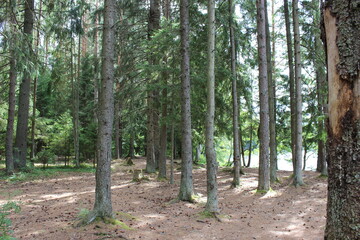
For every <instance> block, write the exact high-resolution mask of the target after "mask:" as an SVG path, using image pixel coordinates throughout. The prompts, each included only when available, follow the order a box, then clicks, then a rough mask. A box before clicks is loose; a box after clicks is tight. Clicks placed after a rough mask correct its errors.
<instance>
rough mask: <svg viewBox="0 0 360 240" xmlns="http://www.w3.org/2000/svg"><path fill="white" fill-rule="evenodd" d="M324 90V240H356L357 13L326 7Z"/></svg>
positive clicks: (359, 229)
mask: <svg viewBox="0 0 360 240" xmlns="http://www.w3.org/2000/svg"><path fill="white" fill-rule="evenodd" d="M323 17H324V19H323V20H324V25H325V37H324V40H325V46H326V55H327V67H328V84H329V119H328V123H329V124H328V129H327V130H328V136H329V138H328V151H329V154H328V164H329V165H328V170H329V179H328V205H327V220H326V230H325V239H349V240H350V239H360V218H359V216H360V188H359V185H360V177H359V176H360V107H359V106H360V70H359V66H360V32H359V29H360V8H359V2H358V1H350V0H341V1H340V0H333V1H326V2H325V5H324V9H323Z"/></svg>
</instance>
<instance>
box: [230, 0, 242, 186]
mask: <svg viewBox="0 0 360 240" xmlns="http://www.w3.org/2000/svg"><path fill="white" fill-rule="evenodd" d="M229 14H230V19H229V27H230V51H231V83H232V101H233V116H232V117H233V122H232V124H233V148H234V154H233V156H234V178H233V182H232V186H234V187H237V186H240V151H239V150H240V149H239V147H240V143H239V107H238V98H237V87H236V54H235V37H234V27H233V17H234V4H233V1H232V0H229Z"/></svg>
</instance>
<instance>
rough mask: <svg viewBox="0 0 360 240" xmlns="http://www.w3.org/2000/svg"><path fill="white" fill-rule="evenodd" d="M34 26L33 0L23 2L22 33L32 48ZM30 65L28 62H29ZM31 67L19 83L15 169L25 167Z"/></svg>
mask: <svg viewBox="0 0 360 240" xmlns="http://www.w3.org/2000/svg"><path fill="white" fill-rule="evenodd" d="M33 28H34V0H27V1H26V2H25V12H24V34H25V36H26V37H27V38H26V44H27V45H28V47H29V48H30V49H32V42H33V37H32V32H33ZM29 67H30V64H29ZM30 71H31V68H28V69H27V70H25V71H24V74H23V80H22V82H21V84H20V91H19V107H18V118H17V119H18V120H17V125H16V138H15V145H14V160H15V162H14V167H15V169H19V168H23V167H26V156H27V133H28V121H29V101H30V85H31V76H30Z"/></svg>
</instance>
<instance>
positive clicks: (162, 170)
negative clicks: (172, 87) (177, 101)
mask: <svg viewBox="0 0 360 240" xmlns="http://www.w3.org/2000/svg"><path fill="white" fill-rule="evenodd" d="M166 75H167V74H166ZM164 77H165V78H164V81H163V84H165V85H164V86H166V85H167V80H166V78H167V76H164ZM162 97H163V103H162V112H161V116H162V118H163V121H162V123H161V129H160V153H159V154H160V156H159V178H166V145H167V126H166V117H167V103H166V99H167V89H166V87H165V88H164V89H163V90H162Z"/></svg>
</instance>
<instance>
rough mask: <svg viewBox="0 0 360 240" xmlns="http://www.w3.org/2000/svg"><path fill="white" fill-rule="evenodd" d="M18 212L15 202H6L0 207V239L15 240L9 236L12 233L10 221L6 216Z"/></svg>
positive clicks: (18, 207)
mask: <svg viewBox="0 0 360 240" xmlns="http://www.w3.org/2000/svg"><path fill="white" fill-rule="evenodd" d="M18 212H20V206H19V205H18V204H16V203H15V202H7V203H5V204H4V205H2V206H1V207H0V239H2V240H9V239H15V238H13V237H12V236H11V233H12V232H13V231H12V230H11V229H10V227H11V220H10V219H9V218H8V216H9V215H10V214H11V213H18Z"/></svg>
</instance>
